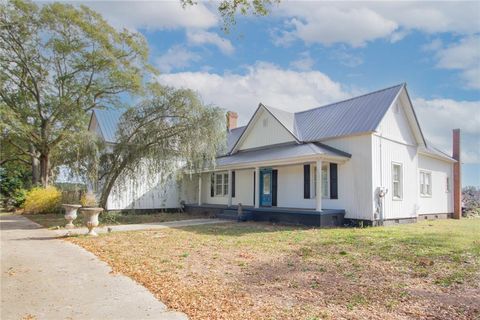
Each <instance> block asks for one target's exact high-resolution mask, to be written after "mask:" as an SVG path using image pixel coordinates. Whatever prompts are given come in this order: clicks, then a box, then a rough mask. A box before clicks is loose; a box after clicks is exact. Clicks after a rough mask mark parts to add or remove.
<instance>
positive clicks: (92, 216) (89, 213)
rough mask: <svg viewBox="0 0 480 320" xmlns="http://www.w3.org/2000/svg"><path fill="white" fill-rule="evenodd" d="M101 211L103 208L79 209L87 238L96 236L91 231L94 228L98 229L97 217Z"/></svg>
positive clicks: (93, 231)
mask: <svg viewBox="0 0 480 320" xmlns="http://www.w3.org/2000/svg"><path fill="white" fill-rule="evenodd" d="M102 211H103V208H94V207H92V208H90V207H83V208H81V209H80V212H81V213H82V214H83V216H84V217H85V224H86V225H87V228H88V233H87V235H88V236H93V237H96V236H98V234H97V233H96V232H95V230H93V229H94V228H95V227H98V215H99V214H100V213H101V212H102Z"/></svg>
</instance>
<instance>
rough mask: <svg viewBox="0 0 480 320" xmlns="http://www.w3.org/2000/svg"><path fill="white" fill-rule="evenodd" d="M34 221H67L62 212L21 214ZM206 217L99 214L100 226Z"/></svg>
mask: <svg viewBox="0 0 480 320" xmlns="http://www.w3.org/2000/svg"><path fill="white" fill-rule="evenodd" d="M23 216H24V217H27V218H29V219H31V220H33V221H35V222H36V223H38V224H40V225H42V226H44V227H45V228H57V227H60V228H63V227H64V226H65V224H66V223H67V221H66V220H65V218H64V216H63V214H59V213H48V214H23ZM199 218H207V217H206V216H205V215H203V214H191V213H182V212H158V213H149V214H136V213H119V212H102V213H101V214H100V216H99V222H100V226H106V225H108V226H109V225H119V224H138V223H154V222H167V221H177V220H187V219H199ZM73 223H74V224H75V226H76V227H83V226H84V223H83V217H82V215H81V214H80V213H78V214H77V219H75V221H74V222H73Z"/></svg>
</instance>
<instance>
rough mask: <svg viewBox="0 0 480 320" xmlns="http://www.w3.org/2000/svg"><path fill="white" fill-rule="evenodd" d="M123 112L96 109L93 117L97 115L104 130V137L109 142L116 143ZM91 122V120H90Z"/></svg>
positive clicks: (98, 121)
mask: <svg viewBox="0 0 480 320" xmlns="http://www.w3.org/2000/svg"><path fill="white" fill-rule="evenodd" d="M122 114H123V112H122V111H121V110H112V109H94V110H93V112H92V117H93V116H95V118H96V119H97V123H98V125H99V126H100V130H101V131H102V135H103V139H104V140H105V142H108V143H115V142H117V139H116V138H115V135H116V132H117V127H118V123H119V121H120V117H121V116H122ZM90 123H91V120H90ZM89 127H90V125H89Z"/></svg>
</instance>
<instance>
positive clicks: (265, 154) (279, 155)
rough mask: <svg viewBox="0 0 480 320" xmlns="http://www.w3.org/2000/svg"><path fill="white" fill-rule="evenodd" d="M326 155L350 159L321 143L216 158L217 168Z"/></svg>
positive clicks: (291, 145) (286, 146) (287, 146)
mask: <svg viewBox="0 0 480 320" xmlns="http://www.w3.org/2000/svg"><path fill="white" fill-rule="evenodd" d="M314 155H327V156H335V157H342V158H350V157H351V155H350V154H348V153H346V152H343V151H340V150H337V149H335V148H332V147H329V146H326V145H323V144H321V143H303V144H296V143H295V144H288V145H280V146H272V147H270V148H262V149H257V150H250V151H240V152H237V153H235V154H233V155H230V156H225V157H218V158H217V166H219V167H224V166H228V165H240V164H248V163H255V162H262V161H272V160H287V159H294V158H298V157H304V156H314Z"/></svg>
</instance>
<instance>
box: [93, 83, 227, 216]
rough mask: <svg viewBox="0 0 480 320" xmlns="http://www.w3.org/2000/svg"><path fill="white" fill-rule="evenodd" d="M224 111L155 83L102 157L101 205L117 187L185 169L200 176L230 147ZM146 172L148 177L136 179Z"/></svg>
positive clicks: (126, 117) (127, 114)
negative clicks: (223, 150) (202, 170)
mask: <svg viewBox="0 0 480 320" xmlns="http://www.w3.org/2000/svg"><path fill="white" fill-rule="evenodd" d="M225 134H226V130H225V123H224V112H223V111H222V110H221V109H220V108H217V107H213V106H206V105H204V104H203V103H202V101H201V100H200V98H199V97H198V95H197V94H196V93H194V92H193V91H191V90H186V89H173V88H169V87H164V86H161V85H159V84H150V85H149V86H148V93H147V95H146V96H145V97H144V98H143V99H142V100H141V101H140V102H139V103H138V104H137V105H136V106H134V107H132V108H130V109H128V110H127V111H126V112H125V113H124V114H123V115H122V117H121V119H120V123H119V125H118V128H117V132H116V141H117V142H116V144H115V145H113V146H111V147H110V149H111V150H109V151H108V152H105V153H104V154H103V155H102V157H101V159H100V168H99V186H100V190H99V191H100V192H99V194H100V199H99V204H100V206H102V207H105V205H106V203H107V199H108V196H109V194H110V192H111V191H112V188H113V187H114V185H115V184H116V183H117V182H119V180H121V181H125V178H126V179H132V180H135V181H136V180H138V179H139V178H142V179H145V180H147V179H148V178H149V177H154V176H158V175H159V174H171V173H172V171H174V170H176V169H178V168H179V166H181V167H182V169H183V170H185V171H187V172H197V171H199V170H201V169H202V168H204V167H206V166H210V165H212V164H213V161H214V159H215V156H216V155H217V153H218V152H219V151H221V149H222V148H224V147H225V146H224V144H225ZM139 168H142V172H143V174H145V175H146V176H145V177H138V176H136V175H137V174H138V172H139V170H138V169H139Z"/></svg>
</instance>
